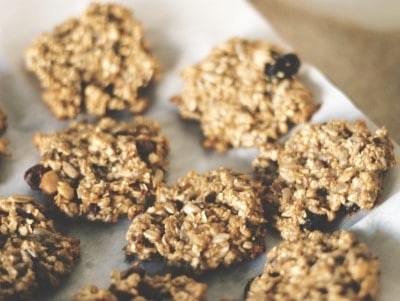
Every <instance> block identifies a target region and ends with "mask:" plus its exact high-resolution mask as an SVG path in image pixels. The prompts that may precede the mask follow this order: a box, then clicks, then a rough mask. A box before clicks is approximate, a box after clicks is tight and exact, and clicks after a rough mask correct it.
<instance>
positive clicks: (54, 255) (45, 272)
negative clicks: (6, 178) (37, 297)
mask: <svg viewBox="0 0 400 301" xmlns="http://www.w3.org/2000/svg"><path fill="white" fill-rule="evenodd" d="M0 218H1V227H0V287H1V290H0V300H25V299H30V297H31V296H32V295H33V294H34V292H35V291H36V290H38V289H40V288H43V289H44V288H45V289H48V287H49V286H58V285H59V283H60V281H61V279H62V278H64V277H65V276H67V275H68V274H70V273H71V271H72V268H73V266H74V263H75V262H76V261H77V259H78V258H79V254H80V248H79V240H78V239H75V238H70V237H65V236H63V235H61V234H60V233H58V232H56V230H55V229H54V223H53V221H52V220H51V219H48V218H47V217H46V216H45V209H44V207H43V206H42V205H41V204H39V203H37V202H36V201H35V200H34V199H33V198H30V197H25V196H11V197H8V198H5V199H0Z"/></svg>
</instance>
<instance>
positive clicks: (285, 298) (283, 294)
mask: <svg viewBox="0 0 400 301" xmlns="http://www.w3.org/2000/svg"><path fill="white" fill-rule="evenodd" d="M379 274H380V268H379V262H378V260H377V258H376V257H375V256H374V255H372V254H371V252H370V251H369V250H368V248H367V246H366V245H365V244H363V243H360V242H358V241H357V239H356V237H355V236H354V235H353V234H352V233H350V232H348V231H343V230H342V231H337V232H334V233H332V234H322V233H321V232H318V231H315V232H312V233H310V234H309V235H308V236H307V237H306V238H300V239H298V240H295V241H283V242H282V243H281V244H280V245H278V246H276V247H274V248H273V249H272V250H271V251H270V252H269V253H268V254H267V263H266V265H265V268H264V272H263V274H262V275H260V276H258V277H256V278H255V279H254V280H253V281H252V283H251V285H250V289H249V291H248V293H247V298H246V300H247V301H252V300H271V301H273V300H274V301H292V300H293V301H294V300H310V301H313V300H318V301H324V300H343V301H345V300H348V301H350V300H376V297H377V294H378V289H379Z"/></svg>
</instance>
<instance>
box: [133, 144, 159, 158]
mask: <svg viewBox="0 0 400 301" xmlns="http://www.w3.org/2000/svg"><path fill="white" fill-rule="evenodd" d="M136 148H137V150H138V153H139V156H140V158H141V159H142V160H143V161H146V162H147V159H148V156H149V155H150V154H151V153H153V152H155V151H156V145H155V143H154V142H152V141H149V140H139V141H138V142H136Z"/></svg>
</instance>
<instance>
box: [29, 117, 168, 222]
mask: <svg viewBox="0 0 400 301" xmlns="http://www.w3.org/2000/svg"><path fill="white" fill-rule="evenodd" d="M34 142H35V145H36V147H37V148H38V150H39V152H40V155H41V160H40V164H38V165H35V166H33V167H32V168H30V169H29V170H28V171H27V172H26V173H25V179H26V181H27V182H28V184H29V185H30V186H31V188H33V189H38V190H41V191H42V192H43V193H45V194H49V195H54V203H55V205H56V206H57V207H58V208H59V209H60V210H61V211H62V212H63V213H64V214H66V215H67V216H69V217H85V218H86V219H88V220H92V221H93V220H99V221H103V222H116V221H117V220H118V218H119V217H120V216H122V215H128V216H129V217H130V218H132V217H133V216H135V215H136V214H138V213H139V212H142V211H143V209H144V207H145V206H146V205H147V203H148V202H149V201H151V200H152V199H153V198H154V196H153V195H154V193H155V188H156V187H157V185H158V184H159V183H160V182H162V181H163V178H164V173H165V170H166V166H167V161H166V156H167V154H168V152H169V144H168V141H167V139H166V138H165V137H164V136H161V135H160V127H159V125H158V123H156V122H153V121H149V120H147V119H146V118H144V117H141V116H138V117H137V118H135V119H134V121H133V122H132V123H126V122H118V121H115V120H113V119H110V118H103V119H101V120H100V121H98V122H97V123H89V122H87V121H74V122H72V123H71V125H70V126H69V127H68V128H66V129H64V130H61V131H58V132H53V133H49V134H37V135H36V136H35V138H34Z"/></svg>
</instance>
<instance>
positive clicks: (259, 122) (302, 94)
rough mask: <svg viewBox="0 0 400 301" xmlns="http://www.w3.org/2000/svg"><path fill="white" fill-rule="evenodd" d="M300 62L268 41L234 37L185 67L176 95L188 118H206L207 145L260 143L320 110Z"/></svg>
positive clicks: (203, 122)
mask: <svg viewBox="0 0 400 301" xmlns="http://www.w3.org/2000/svg"><path fill="white" fill-rule="evenodd" d="M299 66H300V60H299V59H298V57H297V56H296V55H294V54H291V53H289V54H285V52H284V51H283V50H282V49H280V48H278V47H277V46H275V45H272V44H270V43H268V42H266V41H249V40H244V39H240V38H232V39H230V40H228V41H227V42H225V43H223V44H221V45H219V46H217V47H216V48H214V49H213V50H212V51H211V53H210V54H209V55H208V56H207V57H206V58H205V59H204V60H203V61H202V62H200V63H198V64H196V65H193V66H188V67H186V68H185V69H184V70H183V71H182V73H181V77H182V78H183V81H184V88H183V91H182V93H181V95H179V96H175V97H173V98H172V99H171V101H172V102H173V103H175V104H176V105H177V106H178V108H179V113H180V115H181V117H182V118H183V119H189V120H195V121H198V122H199V123H200V124H201V129H202V132H203V135H204V142H203V145H204V146H205V147H206V148H212V149H216V150H218V151H225V150H226V149H227V148H229V147H258V146H261V145H264V144H265V143H267V142H270V141H274V140H276V139H277V138H279V137H280V136H282V135H284V134H286V133H287V132H288V131H289V129H290V128H291V127H292V126H294V125H295V124H298V123H302V122H306V121H307V120H309V119H310V118H311V116H312V114H313V113H314V112H315V111H316V110H317V108H318V106H317V105H316V104H315V103H314V102H313V100H312V96H311V93H310V91H309V90H308V89H307V88H306V87H305V86H304V85H303V84H302V83H301V82H300V81H299V80H298V79H297V76H296V73H297V71H298V69H299Z"/></svg>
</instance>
